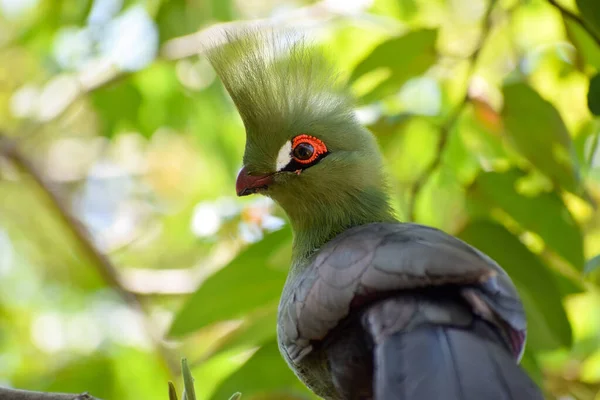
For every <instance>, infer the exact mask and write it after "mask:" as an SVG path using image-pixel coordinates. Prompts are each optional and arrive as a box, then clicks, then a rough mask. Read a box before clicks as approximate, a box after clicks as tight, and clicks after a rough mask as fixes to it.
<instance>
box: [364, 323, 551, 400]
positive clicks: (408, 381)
mask: <svg viewBox="0 0 600 400" xmlns="http://www.w3.org/2000/svg"><path fill="white" fill-rule="evenodd" d="M478 324H479V326H478V327H477V333H476V332H475V331H473V330H466V329H459V328H454V327H450V326H442V325H437V326H423V327H421V328H418V329H416V330H414V331H410V332H405V333H402V332H399V333H396V334H393V335H391V336H388V337H386V338H385V339H384V340H383V342H382V343H380V344H378V345H377V346H376V349H375V360H374V361H375V380H374V381H375V388H374V389H375V400H422V399H426V400H436V399H445V400H483V399H485V400H538V399H539V400H543V398H544V397H543V396H542V394H541V392H540V391H539V389H538V388H537V386H536V385H535V384H534V383H533V382H532V381H531V379H530V378H529V377H528V376H527V374H526V373H525V372H524V371H523V370H522V369H521V368H520V367H519V366H518V365H517V364H516V363H515V361H514V360H513V359H512V358H511V355H510V353H509V352H508V350H506V349H504V348H502V347H501V346H500V345H499V344H497V343H495V342H493V341H492V340H489V339H486V338H485V337H486V336H487V335H493V332H491V329H490V328H489V327H487V325H485V323H484V322H481V321H478ZM488 337H489V336H488Z"/></svg>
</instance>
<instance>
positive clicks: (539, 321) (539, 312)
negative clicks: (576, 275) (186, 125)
mask: <svg viewBox="0 0 600 400" xmlns="http://www.w3.org/2000/svg"><path fill="white" fill-rule="evenodd" d="M459 237H460V238H461V239H462V240H464V241H466V242H468V243H469V244H471V245H472V246H475V247H476V248H478V249H479V250H481V251H483V252H484V253H486V254H487V255H489V256H490V257H491V258H492V259H494V260H495V261H496V262H498V264H500V266H502V268H504V270H505V271H506V272H507V273H508V275H509V276H510V278H511V279H512V280H513V282H514V284H515V286H516V287H517V289H518V291H519V295H520V296H521V299H522V301H523V305H524V306H525V311H526V312H527V320H528V326H529V332H528V334H529V338H528V340H527V343H528V345H529V346H531V347H532V348H533V349H534V350H550V349H556V348H557V347H560V346H565V347H570V346H571V341H572V333H571V326H570V324H569V321H568V319H567V314H566V312H565V309H564V307H563V304H562V302H561V297H560V292H559V290H558V288H557V285H556V282H555V281H554V276H553V275H552V273H551V271H550V270H549V269H548V267H547V266H546V265H544V263H543V262H542V261H541V260H540V259H539V258H538V257H537V256H535V255H534V254H533V253H531V252H530V251H529V249H527V247H525V245H524V244H523V243H521V241H519V239H518V238H517V237H515V236H514V235H513V234H512V233H510V232H509V231H508V230H507V229H506V228H505V227H503V226H501V225H499V224H496V223H494V222H491V221H486V220H480V221H475V222H471V223H470V224H469V225H467V226H466V227H465V228H464V230H463V231H462V232H461V233H460V234H459Z"/></svg>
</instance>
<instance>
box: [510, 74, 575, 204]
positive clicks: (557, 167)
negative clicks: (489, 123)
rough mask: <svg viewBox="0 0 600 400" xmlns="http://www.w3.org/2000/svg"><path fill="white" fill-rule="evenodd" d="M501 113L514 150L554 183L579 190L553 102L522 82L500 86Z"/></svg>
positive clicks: (570, 146) (572, 154) (570, 149)
mask: <svg viewBox="0 0 600 400" xmlns="http://www.w3.org/2000/svg"><path fill="white" fill-rule="evenodd" d="M503 94H504V109H503V110H502V117H503V121H504V126H505V128H506V133H507V135H508V137H509V138H510V140H511V142H512V143H514V145H515V147H516V148H517V150H518V151H519V152H520V153H521V154H522V155H523V156H525V157H526V158H527V159H528V160H529V161H530V162H531V163H532V164H533V165H535V166H536V167H537V168H539V169H540V170H541V171H542V172H543V173H544V174H545V175H547V176H548V177H549V178H550V179H551V180H552V181H553V182H554V183H556V184H558V185H560V186H561V187H563V188H565V189H566V190H568V191H571V192H573V193H576V194H581V192H582V188H581V185H580V177H579V175H578V171H577V169H576V167H577V165H576V159H575V151H574V147H573V143H572V141H571V137H570V135H569V132H568V130H567V127H566V126H565V124H564V122H563V120H562V118H561V116H560V114H559V113H558V111H557V110H556V108H554V106H553V105H552V104H551V103H550V102H549V101H547V100H545V99H544V98H542V96H540V95H539V94H538V93H537V92H536V91H535V90H533V89H532V88H531V87H530V86H528V85H527V84H524V83H510V84H507V85H506V86H504V87H503Z"/></svg>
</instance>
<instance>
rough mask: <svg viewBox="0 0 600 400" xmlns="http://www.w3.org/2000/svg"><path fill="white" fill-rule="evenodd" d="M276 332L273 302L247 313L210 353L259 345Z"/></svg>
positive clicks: (213, 354)
mask: <svg viewBox="0 0 600 400" xmlns="http://www.w3.org/2000/svg"><path fill="white" fill-rule="evenodd" d="M276 332H277V306H276V304H273V305H272V306H270V307H267V308H266V309H264V310H260V311H258V312H257V313H254V314H253V315H249V316H248V317H247V318H246V319H245V320H244V322H242V324H240V326H239V327H237V328H236V329H234V330H233V331H232V332H229V333H228V334H226V335H224V336H222V337H221V338H220V339H219V340H218V341H217V343H216V345H215V346H214V347H213V348H211V351H210V354H208V355H207V356H206V358H208V357H214V356H215V355H217V354H220V353H222V352H224V351H229V350H232V349H243V350H246V349H248V348H251V347H256V346H261V345H263V344H264V343H266V342H268V341H269V340H271V339H273V338H274V337H275V335H276Z"/></svg>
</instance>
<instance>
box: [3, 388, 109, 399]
mask: <svg viewBox="0 0 600 400" xmlns="http://www.w3.org/2000/svg"><path fill="white" fill-rule="evenodd" d="M0 399H2V400H99V399H96V398H95V397H93V396H90V395H89V394H87V393H81V394H70V393H45V392H30V391H28V390H18V389H7V388H0Z"/></svg>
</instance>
